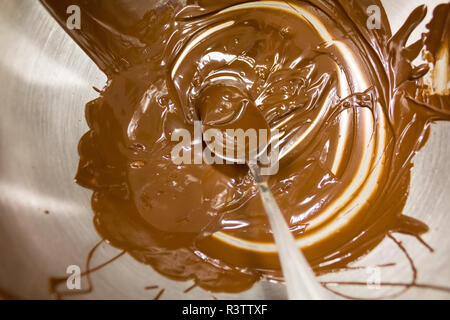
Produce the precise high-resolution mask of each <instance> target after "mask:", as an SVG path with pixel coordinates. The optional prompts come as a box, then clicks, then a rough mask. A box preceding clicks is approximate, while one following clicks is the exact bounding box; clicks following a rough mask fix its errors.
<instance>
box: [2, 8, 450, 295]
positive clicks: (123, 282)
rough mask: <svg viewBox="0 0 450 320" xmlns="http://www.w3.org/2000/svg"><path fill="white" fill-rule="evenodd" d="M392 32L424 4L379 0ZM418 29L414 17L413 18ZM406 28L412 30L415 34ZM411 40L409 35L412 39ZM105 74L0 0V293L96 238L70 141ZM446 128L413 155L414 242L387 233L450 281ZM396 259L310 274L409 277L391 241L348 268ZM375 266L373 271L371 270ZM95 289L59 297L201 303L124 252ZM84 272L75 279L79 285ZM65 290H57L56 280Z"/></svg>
mask: <svg viewBox="0 0 450 320" xmlns="http://www.w3.org/2000/svg"><path fill="white" fill-rule="evenodd" d="M383 2H384V4H385V8H386V11H387V13H388V15H389V18H390V21H391V24H392V28H393V31H396V30H397V29H398V28H399V26H400V25H401V23H402V22H403V21H404V20H405V19H406V17H407V16H408V14H409V13H410V12H411V11H412V9H413V8H415V7H416V6H418V5H420V4H422V3H423V2H426V3H427V5H428V6H429V9H430V10H429V12H428V17H427V19H426V20H428V19H429V18H430V15H431V11H432V10H431V9H432V8H433V7H434V6H435V5H436V4H437V3H438V2H439V1H431V0H427V1H425V0H404V1H391V0H385V1H383ZM421 26H422V28H423V27H424V23H423V24H422V25H421ZM419 34H420V33H419V32H416V33H415V35H414V37H415V38H417V37H419ZM414 37H413V39H412V40H414ZM105 81H106V77H105V76H104V75H103V74H102V73H101V72H100V70H98V68H97V67H96V66H95V65H94V64H93V63H92V62H91V61H90V60H89V58H88V57H87V56H86V55H85V54H84V53H83V52H82V50H81V49H79V48H78V47H77V45H76V44H75V43H74V42H73V41H72V40H71V39H70V38H69V37H68V36H67V35H66V34H65V33H64V31H63V30H62V29H61V28H60V27H59V26H58V25H57V23H56V22H55V21H54V20H53V19H52V18H51V17H50V16H49V14H48V13H47V12H46V11H45V9H44V8H43V7H42V6H41V5H40V4H39V3H38V2H37V1H31V0H0V99H1V102H0V104H1V112H2V113H1V115H0V292H6V293H8V294H9V295H11V296H15V297H19V298H38V299H46V298H51V295H50V292H49V285H48V280H49V278H50V277H58V276H65V275H66V268H67V267H68V266H69V265H79V266H81V267H82V268H84V264H85V262H86V256H87V254H88V252H89V250H90V249H91V248H92V247H93V246H94V245H95V244H96V243H97V242H98V241H99V236H98V235H97V233H96V231H95V230H94V227H93V223H92V217H93V214H92V212H91V208H90V196H91V192H90V191H88V190H85V189H83V188H81V187H79V186H78V185H76V184H75V183H74V180H73V177H74V174H75V171H76V168H77V164H78V154H77V144H78V141H79V139H80V137H81V136H82V135H83V133H84V132H86V131H87V126H86V123H85V120H84V105H85V103H86V102H88V101H89V100H91V99H93V98H95V97H96V96H97V93H96V92H95V90H94V89H93V88H92V87H93V86H96V87H99V88H101V87H103V86H104V84H105ZM448 141H450V124H449V123H439V124H437V125H435V126H433V129H432V134H431V139H430V141H429V142H428V144H427V145H426V147H425V148H424V150H422V151H421V152H420V153H419V154H418V156H417V157H416V158H415V168H414V170H413V179H412V187H411V194H410V197H409V200H408V203H407V206H406V209H405V213H406V214H408V215H411V216H413V217H417V218H419V219H420V220H422V221H425V222H426V223H427V224H428V225H429V226H430V231H429V232H428V233H427V234H425V235H424V237H423V238H424V239H425V241H426V242H428V243H429V244H430V245H431V246H432V247H433V248H434V249H435V252H434V253H431V252H430V251H428V250H427V249H426V248H425V247H424V246H423V245H421V244H420V243H419V242H418V241H417V239H415V238H411V237H407V236H401V235H396V237H397V238H398V239H399V240H401V241H402V242H403V245H404V246H405V247H406V248H407V249H408V252H409V253H410V255H411V257H412V258H413V259H414V261H415V263H416V266H417V270H418V282H419V283H427V284H434V285H441V286H447V287H449V286H450V272H449V268H450V253H449V252H450V237H449V235H448V230H450V219H449V217H448V212H449V210H450V198H449V197H448V196H447V195H448V194H449V191H450V178H449V176H447V175H446V173H447V172H450V161H448V158H449V157H450V144H449V143H448ZM118 252H119V251H118V250H116V249H114V248H111V247H109V246H108V245H107V244H102V245H101V246H100V247H99V249H98V250H96V252H95V255H94V257H93V260H92V265H93V266H95V265H97V264H100V263H102V262H104V261H106V260H108V259H110V258H111V257H113V256H114V255H116V254H117V253H118ZM390 262H396V265H395V266H390V267H383V268H379V269H373V268H372V269H370V268H369V269H366V268H363V269H354V270H348V271H346V272H341V273H339V274H329V275H326V276H324V277H322V278H321V279H323V280H330V279H339V280H340V281H347V280H355V279H358V280H359V281H366V280H367V281H369V282H370V281H371V278H373V276H374V275H375V276H377V277H378V276H379V278H380V280H381V281H382V282H405V281H406V282H408V281H409V280H410V279H411V277H412V271H411V268H410V267H409V264H408V260H407V259H406V257H405V256H404V255H403V253H402V252H401V251H400V250H399V249H398V247H397V246H395V245H393V243H392V241H391V240H390V239H386V240H385V241H384V242H383V243H382V244H381V245H380V246H379V247H377V248H376V249H375V250H374V251H373V252H372V253H370V254H369V255H368V256H366V257H364V258H363V259H362V260H360V261H358V262H357V263H356V264H355V265H358V266H369V267H370V266H375V265H379V264H385V263H390ZM374 270H375V271H376V272H375V273H373V272H374ZM92 281H93V288H94V290H93V291H92V292H91V293H89V294H85V295H82V294H80V295H73V296H70V297H66V298H72V299H73V298H112V299H114V298H125V299H128V298H133V299H151V298H153V297H154V296H155V295H156V294H157V291H155V290H146V289H145V287H146V286H151V285H158V286H159V287H160V288H165V291H164V294H163V295H162V296H161V298H163V299H164V298H170V299H209V298H211V294H210V293H209V292H206V291H203V290H201V289H198V288H195V289H193V290H191V291H189V293H183V291H184V290H185V289H186V288H188V287H189V286H190V285H192V283H185V282H175V281H171V280H168V279H166V278H164V277H162V276H160V275H158V274H157V273H156V272H154V271H153V270H152V269H151V268H150V267H149V266H146V265H142V264H140V263H138V262H136V261H135V260H134V259H132V258H131V257H129V256H127V255H124V256H122V257H121V258H119V259H118V260H116V261H115V262H113V263H111V264H109V265H107V266H106V267H104V268H102V269H100V270H99V271H97V272H95V273H93V274H92ZM86 285H87V284H86V281H85V279H84V280H83V282H82V286H84V287H86ZM63 289H64V288H63ZM334 289H337V290H340V291H342V292H345V293H346V294H350V295H353V296H361V297H372V298H374V297H380V296H388V295H389V294H394V293H397V292H399V291H401V290H402V288H401V287H395V286H394V287H391V286H388V287H385V286H383V287H381V288H376V287H375V288H374V287H373V286H371V287H370V286H369V287H367V286H345V287H344V288H341V287H339V288H338V287H336V288H334ZM214 295H215V296H216V297H217V298H222V299H227V298H235V299H266V298H270V299H280V298H285V297H286V296H285V291H284V288H283V285H281V284H277V283H268V282H261V283H259V284H257V285H255V286H254V287H253V288H252V289H251V290H249V291H247V292H243V293H240V294H235V295H232V294H214ZM399 297H400V298H444V299H448V298H450V294H448V293H446V292H443V291H436V290H430V289H423V288H422V289H418V288H412V289H410V290H408V291H406V292H405V293H403V294H402V295H400V296H399Z"/></svg>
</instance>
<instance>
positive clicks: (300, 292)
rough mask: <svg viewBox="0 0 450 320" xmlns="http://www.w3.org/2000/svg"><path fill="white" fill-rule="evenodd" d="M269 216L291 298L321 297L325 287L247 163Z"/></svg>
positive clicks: (257, 171)
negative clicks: (317, 278) (318, 279)
mask: <svg viewBox="0 0 450 320" xmlns="http://www.w3.org/2000/svg"><path fill="white" fill-rule="evenodd" d="M248 166H249V168H250V172H251V173H252V175H253V177H254V179H255V182H256V185H257V186H258V190H259V193H260V196H261V200H262V203H263V206H264V208H265V210H266V213H267V216H268V218H269V223H270V226H271V228H272V232H273V237H274V239H275V244H276V247H277V250H278V256H279V259H280V264H281V268H282V271H283V275H284V279H285V282H286V287H287V292H288V297H289V299H291V300H311V299H314V300H317V299H324V298H325V296H324V294H323V291H324V289H323V288H322V287H321V286H320V284H319V283H318V282H317V280H316V277H315V275H314V272H313V271H312V269H311V267H310V265H309V263H308V261H307V260H306V258H305V256H304V255H303V253H302V252H301V250H300V249H299V248H298V246H297V245H296V243H295V239H294V237H293V236H292V234H291V232H290V231H289V228H288V225H287V223H286V221H285V219H284V217H283V214H282V213H281V210H280V208H279V207H278V204H277V203H276V201H275V198H274V197H273V194H272V192H271V191H270V189H269V187H268V185H267V182H266V181H265V179H264V178H263V177H262V176H261V174H260V169H259V167H258V165H256V164H250V163H249V164H248Z"/></svg>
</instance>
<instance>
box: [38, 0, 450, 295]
mask: <svg viewBox="0 0 450 320" xmlns="http://www.w3.org/2000/svg"><path fill="white" fill-rule="evenodd" d="M42 2H43V3H44V4H45V5H46V6H47V7H48V8H49V10H50V11H51V12H52V13H53V14H54V15H55V17H57V18H58V19H59V21H60V22H61V24H64V22H65V17H66V8H67V6H68V5H70V4H78V5H79V6H80V7H81V9H82V13H83V19H82V28H81V30H80V31H69V32H70V34H71V35H72V36H73V38H74V39H75V40H76V41H77V42H78V43H79V44H80V45H81V46H82V47H83V48H84V50H85V51H86V52H87V53H88V54H89V55H90V56H91V57H92V58H93V60H94V61H95V62H96V63H97V64H98V66H99V67H100V68H101V69H102V70H103V71H105V73H106V74H107V75H108V76H109V82H108V85H107V86H106V88H105V89H104V90H103V91H102V92H101V97H100V98H98V99H97V100H94V101H92V102H90V103H89V104H88V105H87V107H86V119H87V122H88V124H89V127H90V131H89V132H88V133H86V135H85V136H84V137H83V138H82V140H81V141H80V146H79V153H80V158H81V159H80V165H79V171H78V174H77V182H78V183H79V184H80V185H82V186H84V187H86V188H90V189H92V190H93V191H94V194H93V197H92V207H93V210H94V213H95V220H94V221H95V226H96V228H97V230H98V232H99V233H100V235H101V236H102V237H103V238H104V239H106V240H108V241H109V242H110V243H111V244H112V245H113V246H116V247H118V248H121V249H123V250H126V251H127V252H128V253H129V254H131V255H132V256H133V257H135V258H136V259H137V260H139V261H141V262H143V263H146V264H149V265H151V266H152V267H153V268H154V269H155V270H157V271H158V272H160V273H161V274H164V275H166V276H167V277H170V278H173V279H177V280H187V279H194V281H195V282H196V284H197V285H198V286H200V287H203V288H205V289H209V290H211V291H225V292H240V291H243V290H245V289H247V288H249V287H251V286H252V285H253V283H255V281H257V280H258V279H260V278H261V277H263V276H277V275H279V268H280V266H279V262H278V259H277V255H276V251H275V246H274V244H273V242H272V235H271V232H270V229H269V226H268V222H267V220H266V216H265V213H264V211H263V208H262V205H261V203H260V199H259V196H258V194H257V192H256V189H255V187H254V184H253V180H252V178H251V176H250V175H249V173H248V169H247V168H246V166H243V165H241V166H239V165H234V166H233V165H206V164H195V165H194V164H193V165H175V164H174V163H173V162H172V161H171V156H170V152H171V150H172V148H173V147H174V145H175V144H176V143H175V142H172V141H171V135H172V134H173V132H174V131H176V130H179V129H181V128H183V129H187V130H190V131H191V132H192V134H193V120H195V119H196V118H198V116H199V115H198V114H197V112H198V110H199V109H198V108H199V104H200V105H201V104H202V103H208V102H211V103H212V102H217V101H221V99H223V96H222V94H223V90H222V89H223V87H221V88H220V89H221V90H212V89H214V88H213V87H211V86H210V85H211V83H212V82H211V79H213V78H216V79H220V81H221V83H222V84H223V85H225V86H229V87H230V88H234V89H230V90H237V92H239V93H240V94H242V95H243V96H245V99H248V101H249V103H253V104H254V105H256V107H257V108H259V110H260V111H261V112H262V113H263V115H264V117H265V119H266V120H267V122H268V123H269V125H270V126H271V127H272V128H275V127H276V128H278V129H279V130H280V131H282V132H284V136H283V137H282V139H281V142H282V143H281V149H280V151H281V156H282V159H281V160H280V170H279V172H278V173H277V174H276V175H274V176H271V177H270V178H269V184H270V186H271V189H272V191H273V193H274V194H275V197H276V199H277V202H278V203H279V205H280V207H281V209H282V211H283V214H284V215H285V217H286V220H287V221H288V223H289V226H290V228H291V229H292V232H293V234H294V235H295V237H296V238H297V239H298V244H299V247H301V248H302V249H303V251H304V253H305V255H306V256H307V258H308V260H309V261H310V263H311V265H312V266H313V267H314V269H315V271H316V272H317V273H323V272H330V271H333V270H336V269H339V268H344V267H345V266H347V264H348V263H350V262H352V261H354V260H356V259H357V258H359V257H361V256H362V255H364V254H366V253H367V252H369V251H370V250H371V249H373V248H374V247H376V246H377V245H378V244H379V243H380V242H381V241H382V240H383V239H384V238H385V236H386V235H387V234H388V233H389V232H392V231H395V232H401V233H405V234H410V235H413V236H418V235H420V234H422V233H424V232H426V231H427V230H428V227H427V226H426V225H425V224H423V223H422V222H420V221H417V220H415V219H413V218H411V217H408V216H406V215H403V214H402V210H403V207H404V205H405V202H406V199H407V196H408V190H409V183H410V170H411V167H412V162H411V161H412V158H413V156H414V154H415V153H416V152H417V151H418V150H419V149H420V148H421V147H422V146H423V145H424V143H425V142H426V140H427V138H428V135H429V128H430V124H431V122H433V121H437V120H449V119H450V109H449V96H448V95H443V94H441V95H439V94H437V93H436V90H431V89H430V87H429V85H427V84H425V83H424V81H423V80H422V77H423V76H424V75H425V74H427V72H428V69H429V66H428V65H421V66H418V67H416V66H413V65H412V61H413V60H414V59H415V58H416V57H417V56H418V55H419V54H420V52H421V50H422V48H423V47H424V39H422V40H419V41H418V42H416V43H414V44H412V45H411V46H406V42H407V40H408V38H409V36H410V34H411V32H412V31H413V30H414V29H415V28H416V27H417V25H418V24H419V23H420V22H421V21H422V20H423V19H424V16H425V13H426V8H425V7H424V6H421V7H419V8H417V9H416V10H414V11H413V12H412V13H411V15H410V17H409V18H408V19H407V21H406V22H405V24H404V25H403V26H402V27H401V28H400V30H399V31H398V33H397V34H395V35H394V36H392V35H391V31H390V27H389V23H388V21H387V17H386V15H385V13H384V12H382V21H381V22H382V23H381V29H378V30H377V29H374V30H369V29H367V26H366V21H367V14H366V9H367V7H368V6H370V5H373V4H375V5H378V6H380V8H381V7H382V6H381V3H380V2H379V1H377V0H363V1H345V0H342V1H331V0H310V1H270V2H268V1H258V2H252V3H250V2H249V1H220V3H219V2H217V1H207V0H199V1H189V2H188V3H187V5H181V4H180V3H178V2H175V1H169V2H168V3H166V4H164V5H162V6H156V2H155V3H153V2H151V1H141V0H139V1H130V0H121V1H82V0H70V1H69V0H43V1H42ZM448 8H449V5H448V4H445V5H441V6H440V9H438V11H436V12H437V13H436V14H435V19H436V20H434V23H433V22H431V23H430V24H429V25H431V26H434V27H433V33H429V34H428V35H427V36H426V37H425V40H426V48H428V50H429V51H430V53H429V54H428V57H435V58H433V59H429V60H430V62H431V64H434V63H435V62H436V61H437V60H439V58H436V57H439V54H438V52H439V50H441V49H435V48H436V45H437V44H439V43H440V41H441V39H447V40H448V28H446V26H448V19H449V18H448V17H449V13H448ZM437 19H439V20H440V21H447V22H446V23H441V22H436V21H437ZM439 34H441V35H443V36H442V37H441V36H439ZM438 47H439V48H441V47H442V46H441V45H439V46H438ZM446 48H447V49H446V50H447V52H448V41H447V47H446ZM442 50H444V49H442ZM442 50H441V51H442ZM444 51H445V50H444ZM441 56H442V54H441ZM447 67H448V65H447ZM434 69H435V70H436V68H434ZM433 74H435V73H433ZM438 77H442V76H438ZM432 82H433V83H434V82H435V79H434V80H433V81H432ZM211 88H212V89H211ZM435 89H436V88H435ZM205 92H207V93H208V99H207V100H206V102H205V101H204V100H202V93H205ZM441 93H442V92H441ZM447 93H448V92H447ZM209 107H210V106H209ZM196 144H197V145H196ZM198 147H204V146H203V145H202V142H201V141H194V142H193V144H192V150H194V151H195V150H198V149H199V148H198ZM200 150H201V148H200Z"/></svg>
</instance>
